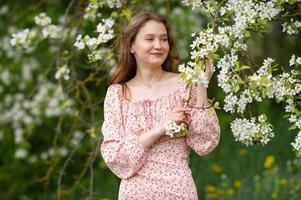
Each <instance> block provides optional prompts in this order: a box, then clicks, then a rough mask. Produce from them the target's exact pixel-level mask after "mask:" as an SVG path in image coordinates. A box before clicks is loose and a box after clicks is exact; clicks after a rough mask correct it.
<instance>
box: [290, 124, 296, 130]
mask: <svg viewBox="0 0 301 200" xmlns="http://www.w3.org/2000/svg"><path fill="white" fill-rule="evenodd" d="M296 128H297V126H296V125H292V126H291V127H290V128H289V129H288V130H289V131H290V130H295V129H296Z"/></svg>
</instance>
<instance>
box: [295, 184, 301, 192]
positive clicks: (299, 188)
mask: <svg viewBox="0 0 301 200" xmlns="http://www.w3.org/2000/svg"><path fill="white" fill-rule="evenodd" d="M295 190H297V191H299V190H301V183H298V184H297V185H296V186H295Z"/></svg>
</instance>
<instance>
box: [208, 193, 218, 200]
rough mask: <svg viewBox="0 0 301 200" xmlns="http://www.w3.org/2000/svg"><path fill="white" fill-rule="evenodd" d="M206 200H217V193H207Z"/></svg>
mask: <svg viewBox="0 0 301 200" xmlns="http://www.w3.org/2000/svg"><path fill="white" fill-rule="evenodd" d="M208 199H217V193H209V194H208Z"/></svg>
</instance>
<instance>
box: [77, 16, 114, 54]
mask: <svg viewBox="0 0 301 200" xmlns="http://www.w3.org/2000/svg"><path fill="white" fill-rule="evenodd" d="M113 25H114V21H113V20H112V19H110V18H109V19H102V23H99V24H98V25H97V32H98V33H99V34H98V36H97V37H90V36H89V35H86V36H84V37H82V35H81V34H80V35H78V36H77V38H76V42H75V43H74V46H75V47H77V48H78V49H84V48H85V47H88V48H89V49H92V50H94V49H96V48H97V47H98V45H99V44H102V43H106V42H108V41H109V40H111V39H112V38H113V37H114V31H113V30H112V27H113Z"/></svg>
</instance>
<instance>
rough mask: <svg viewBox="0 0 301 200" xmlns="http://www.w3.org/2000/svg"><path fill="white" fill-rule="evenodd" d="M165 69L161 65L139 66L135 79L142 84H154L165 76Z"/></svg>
mask: <svg viewBox="0 0 301 200" xmlns="http://www.w3.org/2000/svg"><path fill="white" fill-rule="evenodd" d="M163 73H164V70H163V69H162V68H161V67H158V68H156V69H153V68H141V67H140V68H139V67H138V68H137V72H136V76H135V79H136V80H137V81H138V82H140V83H142V84H154V83H155V82H158V81H159V80H160V79H161V78H162V76H163Z"/></svg>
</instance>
